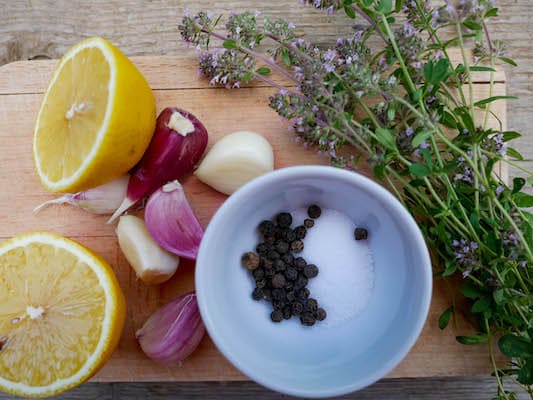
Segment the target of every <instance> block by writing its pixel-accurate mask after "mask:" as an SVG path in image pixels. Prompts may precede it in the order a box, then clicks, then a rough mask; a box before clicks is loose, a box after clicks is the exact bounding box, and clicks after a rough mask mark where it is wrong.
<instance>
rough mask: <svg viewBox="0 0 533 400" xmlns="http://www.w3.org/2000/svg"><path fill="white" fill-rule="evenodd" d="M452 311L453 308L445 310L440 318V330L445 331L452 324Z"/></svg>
mask: <svg viewBox="0 0 533 400" xmlns="http://www.w3.org/2000/svg"><path fill="white" fill-rule="evenodd" d="M452 310H453V307H450V308H448V309H447V310H445V311H444V312H443V313H442V314H441V315H440V317H439V328H440V329H444V328H446V327H447V326H448V324H449V323H450V317H451V316H452Z"/></svg>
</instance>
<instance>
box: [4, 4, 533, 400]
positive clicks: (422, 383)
mask: <svg viewBox="0 0 533 400" xmlns="http://www.w3.org/2000/svg"><path fill="white" fill-rule="evenodd" d="M169 3H170V4H169ZM210 3H211V2H210V1H209V0H200V1H195V2H191V1H187V0H179V1H174V2H160V1H150V2H141V1H111V2H103V1H93V2H91V4H85V3H83V4H82V2H78V1H71V2H68V1H48V2H45V1H33V2H22V1H7V0H6V1H4V2H2V1H0V65H1V64H4V63H7V62H10V61H14V60H25V59H34V58H57V57H59V56H60V55H61V54H62V53H63V52H64V51H65V50H66V49H67V48H68V47H70V46H71V45H72V44H73V43H75V42H76V41H78V40H79V39H81V38H83V37H86V36H92V35H96V34H98V35H101V36H104V37H106V38H108V39H110V40H111V41H112V42H114V43H115V44H117V45H118V46H119V47H120V48H121V49H122V50H123V51H125V53H126V54H128V55H144V54H167V55H177V56H178V58H181V57H182V56H183V52H184V48H183V45H182V44H181V42H180V40H179V35H178V34H177V29H176V26H177V24H178V23H179V20H180V15H181V13H182V10H183V6H184V5H188V6H189V7H190V8H191V9H192V10H193V11H194V10H197V9H207V8H209V9H210V10H212V11H214V12H221V11H231V10H242V9H252V10H255V9H258V10H260V11H263V12H264V13H265V14H268V15H271V16H276V15H280V16H285V17H286V18H288V19H290V20H292V21H294V22H295V24H296V25H297V26H298V27H299V29H300V30H301V31H303V32H304V33H306V34H307V35H308V36H309V37H311V38H312V39H313V40H314V41H315V42H318V43H322V44H327V43H332V42H333V41H334V40H335V38H336V36H338V35H342V34H345V33H347V32H348V31H349V27H348V26H345V24H344V22H345V19H344V18H341V17H330V16H327V15H325V14H321V13H319V12H317V11H315V10H313V9H312V8H311V7H307V8H303V7H299V6H298V4H297V2H296V0H295V1H292V0H283V1H282V0H275V1H269V2H268V3H265V4H261V3H258V2H256V1H253V0H241V1H225V2H217V3H216V4H214V5H211V4H210ZM528 3H529V2H528V1H527V0H520V1H514V0H513V1H511V0H505V1H501V2H500V3H499V6H500V10H501V11H500V12H501V17H500V18H498V20H497V21H494V23H493V24H492V31H493V36H494V38H501V39H504V40H506V41H507V44H508V50H509V55H510V56H511V57H513V58H515V59H516V60H517V61H518V62H519V64H520V67H518V68H516V69H515V70H514V71H507V82H508V83H507V85H508V92H509V93H511V94H513V95H518V96H520V97H521V99H520V100H518V101H515V102H513V103H511V104H510V105H509V106H508V125H509V128H510V129H514V130H519V131H522V132H524V133H526V132H528V129H527V128H528V125H529V124H530V123H531V121H532V118H528V114H527V111H528V108H529V107H528V106H529V105H530V102H531V98H532V96H531V93H530V92H529V91H530V90H531V88H530V82H529V71H531V69H529V70H528V61H529V59H530V58H531V57H532V56H531V55H530V54H529V53H528V50H529V49H528V42H529V36H530V35H531V34H532V33H533V27H531V26H530V20H531V17H532V16H533V11H529V9H528V7H527V6H528V5H529V4H528ZM187 54H189V55H190V56H194V54H193V53H191V52H190V51H189V52H188V53H187ZM173 59H174V58H173ZM36 79H37V80H38V79H39V77H37V78H36ZM31 84H32V82H29V83H28V85H29V86H28V87H30V86H31ZM0 86H1V84H0ZM0 89H2V88H1V87H0ZM35 93H38V92H35ZM27 94H28V95H31V94H32V93H31V91H29V92H28V93H27ZM3 118H9V115H5V116H4V117H3ZM520 140H521V141H520V142H519V144H518V145H516V147H519V148H520V150H521V151H522V152H523V153H524V154H525V156H526V161H525V164H529V165H525V166H531V162H530V161H529V160H531V155H532V153H533V150H532V146H531V145H532V139H529V137H527V136H524V137H523V138H522V139H520ZM517 174H518V173H517V172H515V171H511V175H517ZM478 361H479V360H478ZM439 362H442V361H441V360H439V359H435V360H434V363H435V364H438V363H439ZM433 367H434V366H433ZM443 368H445V366H443V367H442V368H441V370H442V369H443ZM463 368H464V370H468V366H463ZM408 369H409V367H407V368H406V369H405V371H408ZM415 370H416V368H414V369H413V371H415ZM433 370H435V371H437V370H439V368H438V367H437V368H433ZM159 373H161V371H160V372H159ZM169 374H170V375H169ZM421 375H422V376H424V375H427V374H417V373H413V374H411V375H410V374H409V373H407V374H399V375H393V376H421ZM438 375H446V374H445V373H438ZM156 376H165V379H168V376H171V373H170V372H169V373H168V374H167V375H156ZM231 376H233V375H231V373H230V375H229V377H230V378H231ZM235 376H236V377H237V378H239V376H238V375H235ZM146 379H147V380H150V378H149V377H147V378H146ZM143 380H144V379H143ZM182 380H183V379H182ZM494 391H495V385H494V382H493V379H492V378H490V377H476V378H474V377H464V378H456V377H454V378H437V377H429V378H427V377H426V378H401V379H386V380H383V381H381V382H379V383H378V384H376V385H374V386H372V387H370V388H368V389H366V390H365V391H362V392H359V393H357V394H353V395H350V396H346V398H358V399H367V398H368V399H370V398H372V399H389V398H391V399H411V398H416V399H438V398H439V399H440V398H445V399H488V398H490V397H491V395H492V394H493V393H494ZM177 396H179V397H182V398H244V397H255V398H278V397H279V395H277V394H275V393H273V392H270V391H268V390H266V389H263V388H261V387H259V386H257V385H255V384H253V383H250V382H231V383H202V382H200V383H164V384H163V383H145V384H141V383H88V384H85V385H83V386H82V387H80V388H78V389H76V390H75V391H72V392H69V393H67V394H65V395H64V396H62V397H63V398H73V397H81V398H92V397H94V398H131V397H134V398H145V397H150V398H174V397H177ZM4 398H8V397H6V396H4V397H3V396H2V395H1V394H0V399H4Z"/></svg>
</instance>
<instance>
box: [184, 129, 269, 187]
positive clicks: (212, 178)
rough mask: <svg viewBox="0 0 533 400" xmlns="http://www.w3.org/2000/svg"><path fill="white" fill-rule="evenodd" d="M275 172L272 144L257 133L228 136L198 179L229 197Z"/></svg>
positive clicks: (207, 160) (202, 166) (210, 154)
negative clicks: (241, 188) (248, 184)
mask: <svg viewBox="0 0 533 400" xmlns="http://www.w3.org/2000/svg"><path fill="white" fill-rule="evenodd" d="M273 169H274V152H273V150H272V146H271V145H270V143H269V142H268V141H267V140H266V139H265V138H264V137H263V136H261V135H259V134H257V133H255V132H249V131H241V132H235V133H232V134H230V135H227V136H224V137H223V138H222V139H220V140H219V141H218V142H216V143H215V145H214V146H213V147H212V149H211V150H210V151H209V152H208V153H207V155H206V156H205V158H204V159H203V160H202V162H201V163H200V165H199V167H198V169H197V170H196V171H195V172H194V175H196V177H198V179H200V180H201V181H202V182H204V183H206V184H207V185H209V186H211V187H212V188H214V189H216V190H218V191H219V192H222V193H225V194H232V193H233V192H235V191H236V190H237V189H238V188H240V187H241V186H242V185H244V184H245V183H247V182H248V181H250V180H252V179H253V178H256V177H258V176H260V175H262V174H265V173H267V172H270V171H272V170H273Z"/></svg>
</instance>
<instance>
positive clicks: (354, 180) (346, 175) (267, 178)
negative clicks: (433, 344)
mask: <svg viewBox="0 0 533 400" xmlns="http://www.w3.org/2000/svg"><path fill="white" fill-rule="evenodd" d="M305 178H319V179H335V180H341V181H345V182H349V183H351V184H355V185H356V186H358V187H360V188H363V189H364V190H365V191H367V192H368V193H369V194H370V195H372V196H374V197H376V198H379V199H380V200H382V201H384V202H385V203H386V204H387V206H388V207H391V209H392V210H391V211H392V213H394V214H395V215H397V216H398V220H400V221H401V222H402V223H403V224H404V225H403V228H404V229H405V230H406V231H409V234H410V235H412V237H413V238H414V239H415V240H413V242H414V243H415V246H414V250H416V251H417V253H418V254H417V255H418V257H419V258H420V259H421V260H422V261H423V262H422V264H423V265H422V272H423V277H422V282H423V283H424V286H423V288H422V289H423V292H421V293H420V297H419V301H420V303H421V305H422V308H421V312H419V314H418V315H417V319H416V323H415V324H413V328H412V331H411V334H410V336H409V338H408V340H407V341H406V342H404V343H403V344H402V345H401V346H400V348H399V349H398V351H396V353H395V354H394V356H393V357H392V358H391V359H389V360H388V362H387V363H385V364H383V365H382V366H381V367H380V368H377V369H376V371H375V372H374V373H373V374H371V375H369V376H367V377H365V378H363V379H359V380H357V381H355V382H352V383H351V384H346V385H342V386H332V387H329V388H324V389H322V390H316V389H315V390H308V389H305V388H301V387H292V386H290V385H283V384H279V383H277V382H272V381H270V380H268V379H264V378H263V377H262V376H261V375H260V374H257V373H256V372H255V371H254V370H253V369H252V368H248V367H247V366H246V365H245V364H243V363H242V362H241V361H240V360H239V358H238V356H236V353H235V352H234V351H233V350H232V349H231V348H230V347H228V346H227V345H226V344H225V343H224V342H223V341H222V340H221V339H220V337H219V336H218V335H217V330H216V326H215V325H216V324H215V322H214V319H213V317H212V315H211V313H210V312H209V310H208V308H207V300H206V293H205V292H204V291H203V290H202V285H203V282H204V281H205V280H206V278H207V277H208V276H209V274H208V273H207V268H201V267H197V268H195V278H194V280H195V290H196V294H197V299H198V306H199V309H200V314H201V316H202V320H203V322H204V325H205V327H206V329H207V332H208V333H209V336H210V338H211V340H212V341H213V343H214V344H215V346H216V347H217V349H218V350H219V351H220V352H221V353H222V355H223V356H224V357H225V358H226V359H227V360H229V361H230V362H231V364H233V365H234V366H235V367H236V368H237V369H238V370H239V371H240V372H241V373H243V374H244V375H246V376H248V377H249V378H250V379H252V380H254V381H255V382H257V383H259V384H261V385H263V386H265V387H267V388H269V389H272V390H275V391H277V392H280V393H284V394H287V395H292V396H298V397H309V398H323V397H331V396H341V395H345V394H348V393H351V392H354V391H356V390H360V389H363V388H364V387H367V386H369V385H371V384H373V383H375V382H376V381H378V380H379V379H381V378H383V377H385V376H386V375H387V374H389V373H390V372H391V371H392V370H393V369H394V368H395V367H396V366H397V365H398V364H399V363H400V362H401V361H402V360H403V359H404V358H405V356H406V355H407V354H408V353H409V351H410V350H411V348H412V347H413V346H414V344H415V343H416V341H417V340H418V338H419V336H420V334H421V332H422V329H423V327H424V324H425V322H426V319H427V316H428V313H429V308H430V303H431V297H432V290H433V274H432V266H431V259H430V256H429V251H428V248H427V245H426V242H425V239H424V237H423V235H422V232H421V230H420V228H419V227H418V225H417V223H416V221H415V220H414V218H413V217H412V216H411V214H410V213H409V212H408V211H407V209H406V208H405V207H404V206H403V205H402V203H401V202H400V201H399V200H398V199H397V198H396V197H395V196H394V195H393V194H392V193H391V192H389V191H388V190H387V189H385V188H384V187H383V186H381V185H380V184H379V183H377V182H375V181H373V180H372V179H370V178H368V177H366V176H364V175H362V174H360V173H358V172H354V171H347V170H343V169H340V168H336V167H331V166H320V165H304V166H291V167H285V168H279V169H276V170H274V171H272V172H268V173H266V174H264V175H261V176H259V177H257V178H255V179H253V180H251V181H250V182H248V183H246V184H245V185H243V186H242V187H241V188H240V189H238V190H237V191H236V192H235V193H233V194H232V195H231V196H229V197H228V198H227V199H226V200H225V201H224V203H222V205H221V206H220V207H219V209H218V210H217V211H216V212H215V214H214V216H213V218H212V219H211V221H210V222H209V224H208V226H207V228H206V230H205V233H204V236H203V239H202V241H201V243H200V248H199V251H198V257H197V260H196V265H197V266H199V265H201V264H203V263H204V257H205V254H206V252H207V250H206V249H207V247H208V243H209V242H210V241H211V238H212V236H213V232H214V229H215V228H213V227H214V226H217V225H218V221H219V220H221V219H222V218H223V217H224V214H225V212H226V210H227V209H230V208H233V207H234V206H236V205H238V204H239V202H240V201H241V198H243V197H244V198H245V197H247V196H248V195H249V194H250V193H253V192H254V191H255V190H257V189H259V188H261V187H262V186H263V185H265V184H271V183H273V182H276V181H286V180H291V179H305Z"/></svg>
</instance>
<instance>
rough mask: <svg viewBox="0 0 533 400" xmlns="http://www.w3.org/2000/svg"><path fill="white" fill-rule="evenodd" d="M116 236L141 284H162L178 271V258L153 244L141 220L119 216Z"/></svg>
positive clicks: (131, 216)
mask: <svg viewBox="0 0 533 400" xmlns="http://www.w3.org/2000/svg"><path fill="white" fill-rule="evenodd" d="M117 236H118V243H119V246H120V249H121V250H122V253H124V256H125V257H126V259H127V260H128V262H129V263H130V265H131V266H132V268H133V269H134V270H135V272H136V273H137V277H139V279H141V280H142V281H143V282H145V283H148V284H158V283H163V282H165V281H167V280H168V279H170V277H171V276H172V275H174V273H175V272H176V270H177V269H178V265H179V261H180V259H179V257H178V256H176V255H174V254H172V253H169V252H168V251H166V250H165V249H163V248H161V247H160V246H159V245H158V244H157V243H156V242H155V240H154V239H153V238H152V236H151V235H150V232H148V229H146V225H145V223H144V221H143V220H142V219H141V218H139V217H135V216H133V215H123V216H121V217H120V220H119V222H118V225H117Z"/></svg>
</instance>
